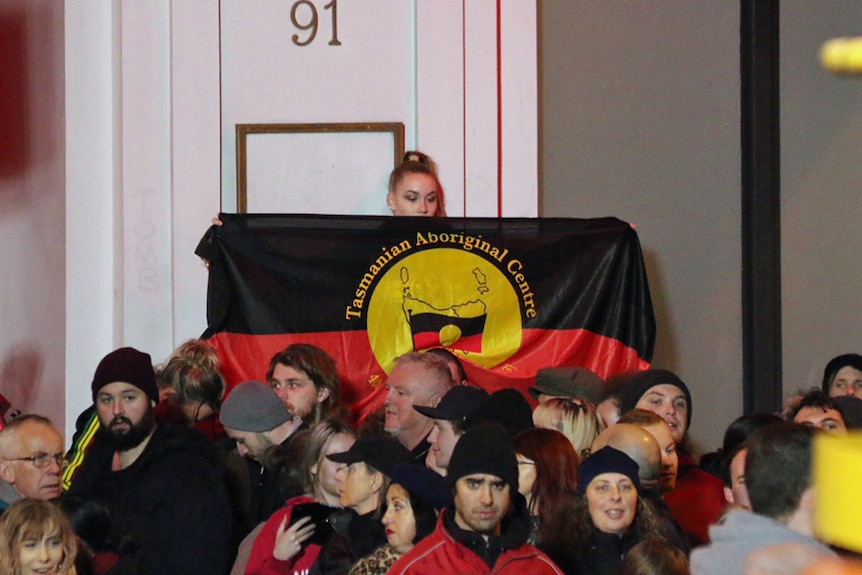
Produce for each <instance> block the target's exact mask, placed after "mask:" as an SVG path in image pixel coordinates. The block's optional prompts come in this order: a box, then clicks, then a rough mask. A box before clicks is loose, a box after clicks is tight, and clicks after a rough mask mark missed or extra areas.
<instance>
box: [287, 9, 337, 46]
mask: <svg viewBox="0 0 862 575" xmlns="http://www.w3.org/2000/svg"><path fill="white" fill-rule="evenodd" d="M323 10H324V11H328V12H329V13H330V22H331V26H330V27H331V28H332V37H331V39H330V40H329V45H330V46H341V42H340V41H339V40H338V0H332V1H331V2H330V3H329V4H325V5H324V6H323ZM290 22H291V23H292V24H293V25H294V27H296V29H297V30H300V31H301V32H302V34H294V35H293V43H294V44H296V45H297V46H308V45H309V44H311V43H312V42H314V39H315V38H316V37H317V31H318V30H319V28H320V14H319V13H318V11H317V6H315V5H314V2H312V1H311V0H297V1H296V2H294V3H293V6H291V7H290Z"/></svg>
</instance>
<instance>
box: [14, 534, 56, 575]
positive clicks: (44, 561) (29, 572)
mask: <svg viewBox="0 0 862 575" xmlns="http://www.w3.org/2000/svg"><path fill="white" fill-rule="evenodd" d="M63 555H64V552H63V542H62V540H61V539H60V536H59V535H45V536H43V537H42V538H41V539H24V540H22V541H21V543H19V544H18V563H19V565H20V567H21V575H47V574H52V573H57V572H58V568H59V566H60V563H61V562H62V561H63Z"/></svg>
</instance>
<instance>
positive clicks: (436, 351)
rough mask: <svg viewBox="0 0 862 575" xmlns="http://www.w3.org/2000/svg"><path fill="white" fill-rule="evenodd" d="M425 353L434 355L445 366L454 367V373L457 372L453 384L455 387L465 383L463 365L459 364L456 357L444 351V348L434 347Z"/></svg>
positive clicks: (465, 377)
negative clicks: (444, 363) (456, 377)
mask: <svg viewBox="0 0 862 575" xmlns="http://www.w3.org/2000/svg"><path fill="white" fill-rule="evenodd" d="M425 353H427V354H430V355H436V356H437V357H439V358H440V359H442V360H443V361H445V362H446V365H454V366H455V371H457V372H458V381H456V382H455V385H461V384H462V383H464V382H465V381H467V371H466V370H465V369H464V364H463V363H461V360H460V359H458V356H457V355H455V354H454V353H452V352H451V351H449V350H448V349H446V348H445V347H435V348H432V349H429V350H428V351H426V352H425Z"/></svg>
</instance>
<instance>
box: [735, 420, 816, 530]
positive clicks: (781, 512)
mask: <svg viewBox="0 0 862 575" xmlns="http://www.w3.org/2000/svg"><path fill="white" fill-rule="evenodd" d="M814 432H815V430H814V429H813V428H811V427H807V426H805V425H801V424H799V423H791V422H783V423H776V424H775V425H770V426H767V427H764V428H763V429H760V430H758V431H757V432H756V433H754V435H752V436H751V437H750V438H749V439H748V441H747V442H746V443H745V444H744V445H745V446H746V447H747V448H748V454H747V455H746V457H745V486H746V488H747V489H748V497H749V499H750V500H751V508H752V510H753V511H754V512H755V513H759V514H760V515H765V516H767V517H771V518H773V519H777V520H780V519H782V518H784V517H786V516H788V515H790V514H791V513H793V512H794V511H795V510H796V508H797V507H798V506H799V502H800V500H801V498H802V494H803V493H804V492H805V490H806V489H808V488H809V487H810V486H811V483H812V469H811V467H812V444H813V441H814Z"/></svg>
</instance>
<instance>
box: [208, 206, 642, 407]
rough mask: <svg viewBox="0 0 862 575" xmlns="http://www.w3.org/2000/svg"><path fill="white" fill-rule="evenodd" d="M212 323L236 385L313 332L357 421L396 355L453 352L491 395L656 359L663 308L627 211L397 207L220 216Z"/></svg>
mask: <svg viewBox="0 0 862 575" xmlns="http://www.w3.org/2000/svg"><path fill="white" fill-rule="evenodd" d="M220 217H221V219H222V220H223V222H224V225H222V226H213V227H211V228H210V229H209V230H208V231H207V233H206V235H205V236H204V238H203V239H202V240H201V243H200V244H199V246H198V249H197V251H196V253H197V254H198V255H199V256H201V257H202V258H204V259H205V260H207V261H208V262H209V267H210V277H209V287H208V297H207V322H208V328H207V330H206V332H205V333H204V335H203V337H204V338H206V339H208V340H209V342H210V343H211V344H212V345H214V346H215V347H216V348H217V349H218V350H219V353H220V355H221V360H222V365H223V370H224V374H225V377H226V378H227V380H228V385H229V387H232V386H233V385H235V384H237V383H239V382H241V381H245V380H248V379H259V380H263V379H264V378H265V374H266V371H267V368H268V366H269V361H270V359H271V358H272V356H273V355H275V354H276V353H277V352H279V351H281V350H282V349H284V348H286V347H287V346H288V345H291V344H293V343H310V344H313V345H316V346H318V347H321V348H323V349H324V350H326V351H327V352H328V353H329V354H330V355H331V356H332V357H333V358H335V360H336V362H337V364H338V369H339V375H340V377H341V380H342V384H343V398H344V400H345V401H346V402H347V403H348V405H350V406H351V407H352V408H353V409H354V412H355V413H357V414H358V415H359V416H360V417H362V416H364V415H366V414H367V413H368V412H369V411H370V410H371V409H372V408H374V407H376V406H377V405H379V404H380V402H381V401H382V397H383V392H382V390H383V388H384V384H385V382H386V378H387V374H388V373H389V372H390V371H391V369H392V367H393V365H394V361H395V358H397V357H398V356H400V355H402V354H404V353H408V352H412V351H422V350H427V349H430V348H433V347H445V348H446V349H449V350H450V351H452V352H453V353H455V354H456V355H458V357H459V358H461V359H462V361H463V363H464V365H465V367H466V369H467V373H468V375H469V376H470V379H471V381H473V382H475V383H477V384H479V385H480V386H482V387H484V388H485V389H487V390H489V391H495V390H497V389H501V388H505V387H514V388H517V389H520V390H521V391H523V392H526V390H527V388H528V387H530V386H531V385H533V380H534V378H535V375H536V372H537V371H538V370H539V369H541V368H543V367H549V366H564V365H566V366H570V365H580V366H584V367H587V368H589V369H592V370H593V371H595V372H596V373H597V374H599V375H600V376H602V377H605V378H607V377H609V376H611V375H614V374H617V373H621V372H626V371H633V370H642V369H646V368H647V367H649V362H650V360H651V359H652V353H653V346H654V342H655V319H654V316H653V309H652V302H651V300H650V294H649V287H648V284H647V278H646V272H645V269H644V264H643V258H642V255H641V249H640V243H639V242H638V238H637V234H636V233H635V231H634V230H633V229H632V228H631V227H630V226H629V225H628V224H627V223H625V222H622V221H620V220H618V219H615V218H597V219H562V218H541V219H532V218H531V219H526V218H513V219H499V218H463V219H459V218H398V217H363V216H319V215H262V214H255V215H244V214H243V215H231V214H222V215H221V216H220Z"/></svg>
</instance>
